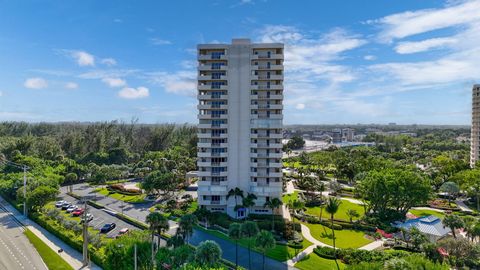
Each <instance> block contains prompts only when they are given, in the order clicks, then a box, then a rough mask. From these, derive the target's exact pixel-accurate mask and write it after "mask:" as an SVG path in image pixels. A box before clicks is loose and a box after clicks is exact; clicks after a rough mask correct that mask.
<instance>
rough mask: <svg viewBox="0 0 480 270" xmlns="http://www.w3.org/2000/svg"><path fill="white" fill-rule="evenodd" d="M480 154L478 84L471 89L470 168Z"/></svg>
mask: <svg viewBox="0 0 480 270" xmlns="http://www.w3.org/2000/svg"><path fill="white" fill-rule="evenodd" d="M479 153H480V84H475V85H474V86H473V89H472V130H471V139H470V167H472V168H473V167H474V166H475V163H476V162H477V161H478V159H479Z"/></svg>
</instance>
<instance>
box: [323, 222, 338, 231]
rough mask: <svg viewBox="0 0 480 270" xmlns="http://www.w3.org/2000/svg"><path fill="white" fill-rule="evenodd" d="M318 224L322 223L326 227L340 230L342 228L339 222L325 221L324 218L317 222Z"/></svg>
mask: <svg viewBox="0 0 480 270" xmlns="http://www.w3.org/2000/svg"><path fill="white" fill-rule="evenodd" d="M319 223H320V224H322V225H323V226H325V227H328V228H330V229H334V230H337V231H338V230H342V229H343V226H342V225H340V224H337V223H333V224H332V222H330V221H326V220H322V221H321V222H319Z"/></svg>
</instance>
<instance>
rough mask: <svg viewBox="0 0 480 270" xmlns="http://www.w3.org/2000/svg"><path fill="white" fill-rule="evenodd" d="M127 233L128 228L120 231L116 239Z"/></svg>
mask: <svg viewBox="0 0 480 270" xmlns="http://www.w3.org/2000/svg"><path fill="white" fill-rule="evenodd" d="M129 231H130V229H129V228H123V229H121V230H120V231H119V232H118V235H117V237H119V236H122V235H124V234H126V233H128V232H129Z"/></svg>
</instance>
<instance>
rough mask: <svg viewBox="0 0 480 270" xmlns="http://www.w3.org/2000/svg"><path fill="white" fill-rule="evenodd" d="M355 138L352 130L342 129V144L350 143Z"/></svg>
mask: <svg viewBox="0 0 480 270" xmlns="http://www.w3.org/2000/svg"><path fill="white" fill-rule="evenodd" d="M353 136H355V130H354V129H352V128H344V129H342V142H352V141H353Z"/></svg>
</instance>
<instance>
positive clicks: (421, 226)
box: [394, 215, 451, 237]
mask: <svg viewBox="0 0 480 270" xmlns="http://www.w3.org/2000/svg"><path fill="white" fill-rule="evenodd" d="M394 226H395V227H397V228H404V229H407V230H409V229H410V228H412V227H416V228H417V229H418V230H419V231H420V232H422V233H424V234H430V235H435V236H440V237H443V236H445V235H447V234H448V233H450V232H451V230H450V228H447V227H445V226H444V225H443V222H442V220H441V219H440V218H438V217H436V216H433V215H431V216H425V217H420V218H415V219H410V220H407V221H405V222H403V223H401V222H398V223H396V224H394Z"/></svg>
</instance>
